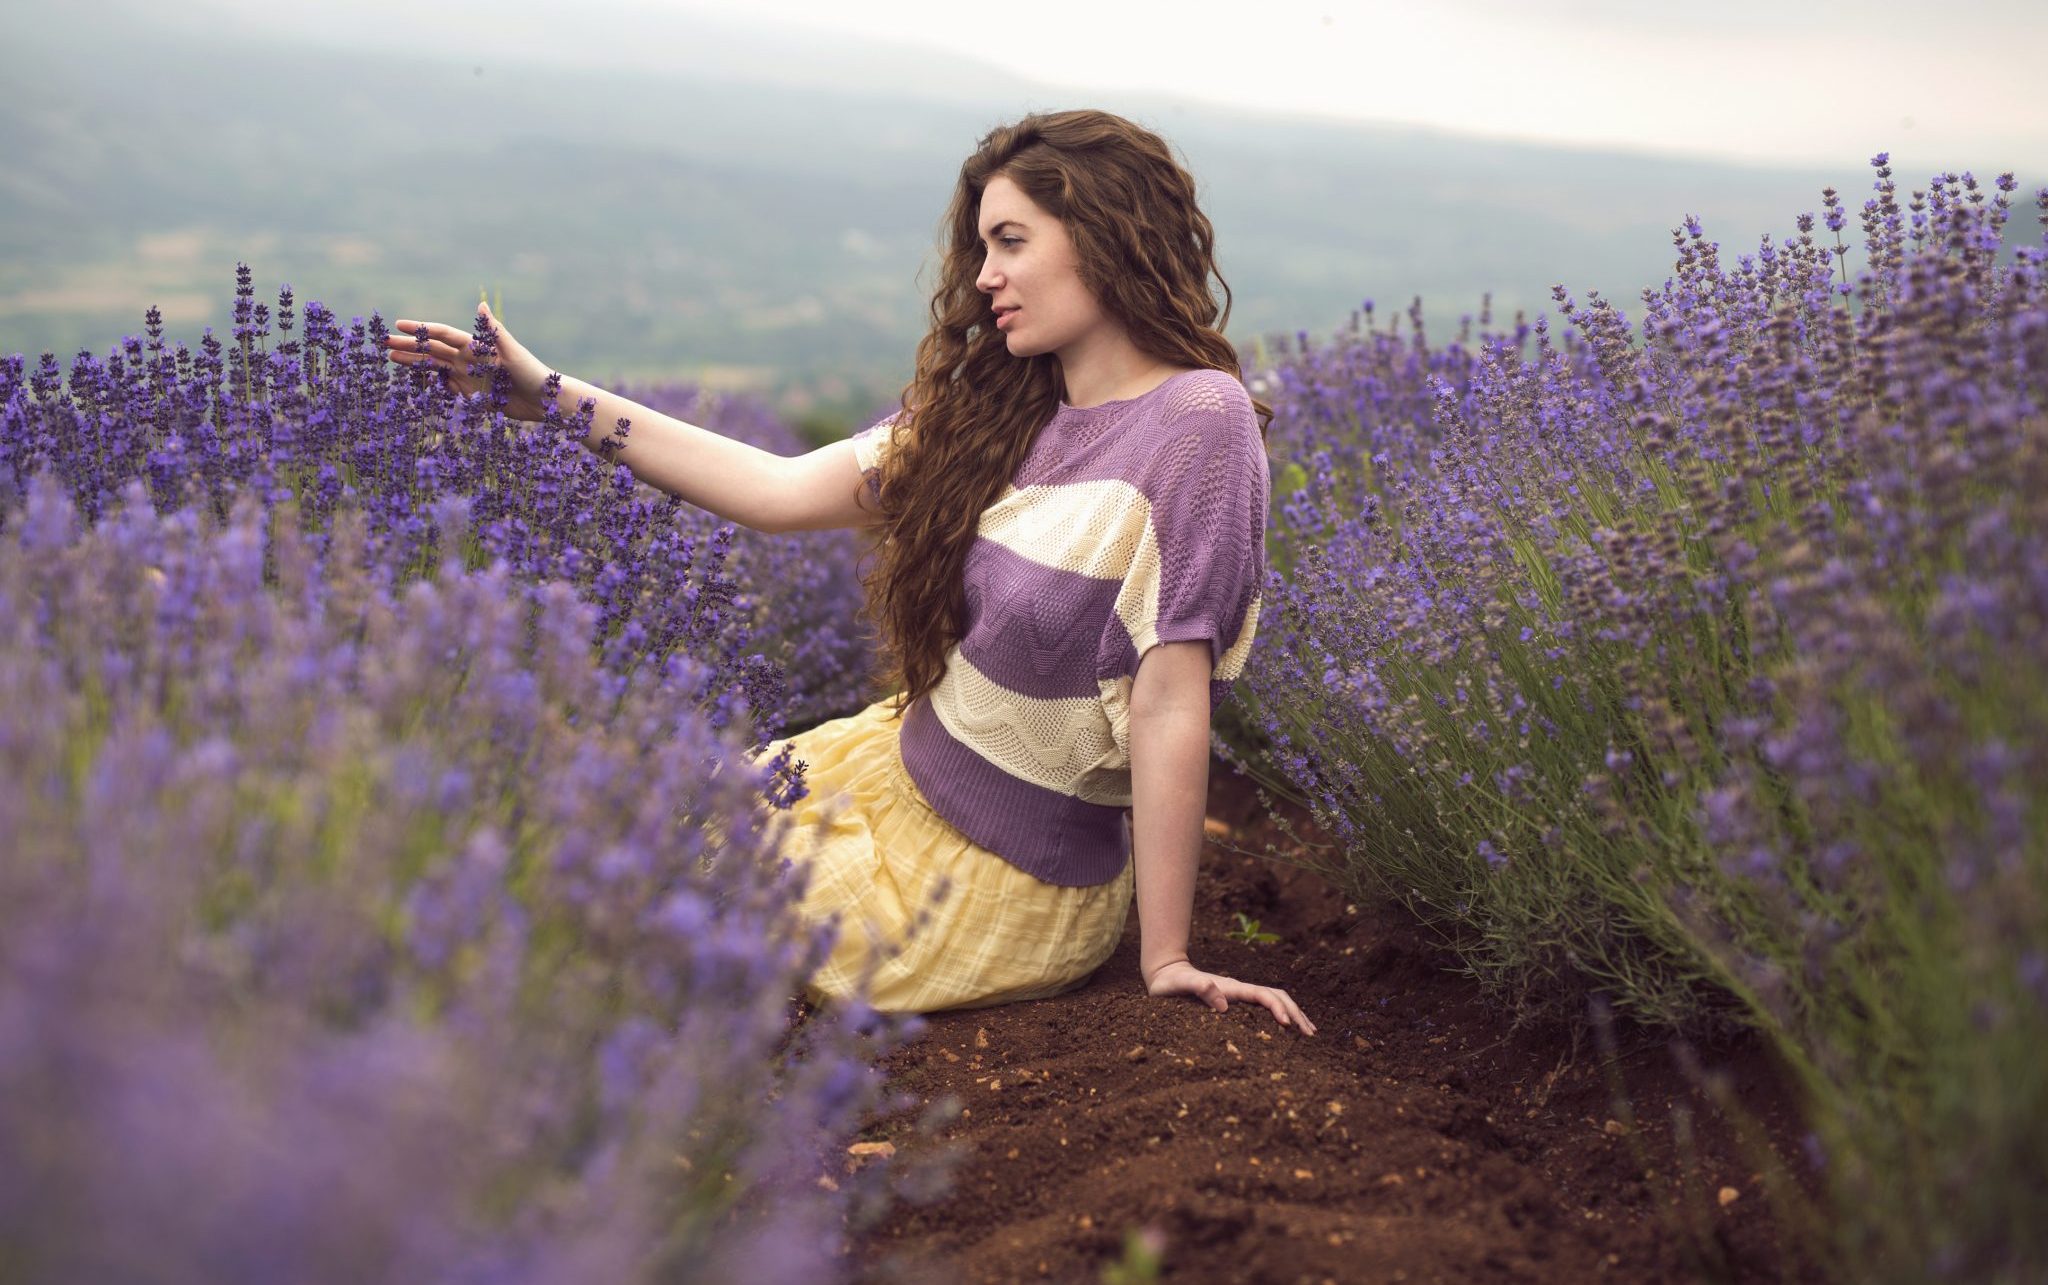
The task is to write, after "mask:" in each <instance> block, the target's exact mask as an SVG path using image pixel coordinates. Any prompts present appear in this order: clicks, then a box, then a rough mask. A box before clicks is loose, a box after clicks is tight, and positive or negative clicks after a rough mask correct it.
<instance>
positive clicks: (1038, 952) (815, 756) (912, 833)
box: [756, 700, 1136, 1013]
mask: <svg viewBox="0 0 2048 1285" xmlns="http://www.w3.org/2000/svg"><path fill="white" fill-rule="evenodd" d="M889 710H890V702H889V701H887V700H882V701H877V702H876V703H874V704H873V705H870V706H868V707H867V708H866V709H864V710H862V711H861V712H860V713H858V714H851V715H848V716H847V717H845V718H836V719H833V720H831V721H830V722H827V723H823V724H820V725H819V726H817V727H815V728H812V729H811V730H810V731H808V732H799V733H797V734H796V735H795V736H792V737H789V738H787V740H788V741H792V742H794V743H795V746H796V749H795V755H796V757H797V758H798V759H800V760H802V761H803V762H804V763H806V764H807V765H808V766H807V768H806V771H805V773H804V780H805V783H806V784H807V785H808V786H809V787H810V794H809V795H807V796H806V797H805V798H803V799H802V800H800V801H799V802H798V803H797V804H796V806H795V807H793V808H791V809H790V811H791V813H793V814H794V816H793V820H794V822H795V824H794V825H793V826H792V827H791V828H790V829H789V831H788V837H787V840H786V842H785V846H784V849H783V853H784V855H785V856H787V857H789V858H790V859H791V860H792V861H794V862H797V863H799V864H808V866H809V882H808V883H807V885H806V888H805V893H804V898H803V901H802V903H801V905H800V907H799V913H800V914H801V916H802V918H803V919H804V920H805V921H806V922H809V923H812V924H820V923H824V922H827V921H829V920H831V919H833V918H835V917H836V918H837V920H838V922H839V932H838V937H837V938H836V940H835V942H834V944H833V948H832V953H831V956H830V957H829V958H828V959H826V961H825V962H824V963H823V964H822V965H820V966H819V968H818V970H817V971H816V972H815V973H813V974H812V976H811V979H810V982H809V984H808V986H807V987H806V992H807V994H808V995H809V996H810V998H811V999H812V1000H813V1001H814V1002H815V1001H818V1000H822V999H825V998H829V997H846V996H852V995H856V994H860V993H862V983H863V976H864V974H866V973H867V972H868V970H870V969H872V970H873V972H872V975H871V976H870V977H868V978H867V981H866V986H865V994H866V997H867V1000H868V1002H869V1003H870V1004H872V1005H873V1006H874V1007H875V1008H877V1009H879V1010H881V1011H883V1012H891V1013H905V1012H909V1013H929V1012H934V1011H936V1010H939V1009H947V1008H983V1007H986V1006H988V1005H992V1004H1008V1003H1012V1002H1015V1001H1017V1000H1024V999H1040V998H1043V997H1045V996H1048V995H1057V994H1060V993H1061V992H1063V991H1068V990H1072V989H1074V988H1075V987H1077V986H1079V985H1081V984H1082V983H1084V982H1086V981H1087V980H1088V977H1089V974H1091V973H1093V972H1094V971H1095V970H1096V969H1097V968H1099V967H1100V966H1101V965H1102V962H1103V961H1104V960H1106V959H1108V958H1109V956H1110V953H1111V952H1112V951H1114V950H1115V949H1116V945H1117V941H1118V939H1119V938H1121V937H1122V936H1123V930H1124V921H1125V919H1126V918H1127V917H1128V915H1129V913H1130V906H1131V897H1132V893H1133V892H1134V890H1135V888H1136V883H1135V880H1134V871H1133V869H1132V866H1131V864H1130V863H1129V862H1126V863H1125V865H1124V869H1123V873H1122V874H1120V875H1118V876H1117V877H1116V878H1115V879H1112V880H1110V881H1109V882H1108V883H1106V884H1099V885H1096V886H1094V887H1088V888H1067V887H1062V886H1060V885H1058V884H1051V883H1047V882H1045V881H1044V880H1042V879H1039V878H1038V877H1036V876H1035V875H1030V874H1026V873H1025V872H1024V871H1022V870H1019V869H1018V868H1017V867H1015V866H1013V865H1011V864H1010V863H1009V862H1007V861H1005V860H1003V859H1002V858H1001V857H999V856H997V855H996V854H995V853H993V852H990V851H989V850H988V849H986V848H983V847H980V846H979V845H977V844H975V843H974V842H973V841H972V840H971V839H969V838H968V837H967V836H966V835H964V834H961V833H960V832H959V831H958V830H956V829H954V828H953V827H952V825H951V824H949V823H948V822H947V821H945V820H944V819H943V818H941V817H940V816H939V814H938V813H936V812H934V811H932V809H931V805H930V804H928V803H926V802H925V800H924V798H923V796H922V795H920V794H919V793H918V790H917V786H916V785H915V784H914V783H913V782H912V781H911V779H910V776H909V773H907V772H906V771H905V770H904V767H903V755H902V753H901V751H900V749H899V746H898V740H897V733H898V730H899V729H900V728H901V726H902V724H901V722H900V721H899V720H896V719H893V718H891V717H890V714H889ZM784 743H785V742H783V741H776V742H773V743H772V744H770V745H768V746H767V747H766V748H765V749H764V750H762V751H761V753H760V755H757V756H756V757H760V758H765V757H773V756H774V755H775V754H776V753H778V752H779V751H780V750H781V748H782V746H783V744H784Z"/></svg>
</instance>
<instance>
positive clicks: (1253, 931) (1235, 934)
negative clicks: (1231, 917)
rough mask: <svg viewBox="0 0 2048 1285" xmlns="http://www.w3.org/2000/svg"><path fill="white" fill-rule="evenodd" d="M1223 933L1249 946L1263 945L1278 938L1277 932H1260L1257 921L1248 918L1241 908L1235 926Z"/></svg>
mask: <svg viewBox="0 0 2048 1285" xmlns="http://www.w3.org/2000/svg"><path fill="white" fill-rule="evenodd" d="M1223 935H1224V936H1226V937H1228V938H1230V940H1232V941H1241V942H1244V943H1245V944H1246V945H1249V946H1265V945H1270V944H1271V943H1273V942H1276V941H1279V940H1280V934H1279V933H1268V932H1260V931H1259V921H1258V920H1256V919H1252V918H1249V917H1248V916H1246V914H1245V913H1244V912H1243V911H1242V910H1240V911H1238V912H1237V927H1235V928H1233V929H1231V930H1230V931H1229V932H1227V933H1225V934H1223Z"/></svg>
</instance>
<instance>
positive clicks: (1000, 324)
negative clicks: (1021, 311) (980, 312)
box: [996, 308, 1018, 330]
mask: <svg viewBox="0 0 2048 1285" xmlns="http://www.w3.org/2000/svg"><path fill="white" fill-rule="evenodd" d="M1017 312H1018V310H1017V309H1015V308H1010V309H1008V310H1006V311H1003V312H999V313H997V314H996V329H997V330H1001V329H1003V328H1004V327H1006V326H1008V325H1009V324H1010V318H1012V317H1014V316H1016V315H1017Z"/></svg>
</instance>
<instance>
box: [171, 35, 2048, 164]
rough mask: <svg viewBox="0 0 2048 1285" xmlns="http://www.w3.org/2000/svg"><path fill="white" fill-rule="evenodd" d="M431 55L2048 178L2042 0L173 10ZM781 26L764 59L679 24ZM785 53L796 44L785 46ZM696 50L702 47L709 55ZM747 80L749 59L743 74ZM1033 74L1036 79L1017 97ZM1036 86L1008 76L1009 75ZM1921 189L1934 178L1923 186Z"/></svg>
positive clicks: (761, 48)
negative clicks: (2046, 172) (1898, 159)
mask: <svg viewBox="0 0 2048 1285" xmlns="http://www.w3.org/2000/svg"><path fill="white" fill-rule="evenodd" d="M223 9H227V10H233V11H235V12H236V14H237V18H238V20H239V21H241V22H243V23H245V24H247V25H262V26H269V27H272V28H276V29H279V30H281V31H286V32H293V31H295V32H298V33H300V34H302V35H304V36H305V38H308V39H314V38H317V39H322V40H337V39H338V40H345V41H349V42H351V43H359V42H364V41H370V42H381V43H383V44H385V45H386V46H387V47H388V46H390V45H391V44H393V43H403V44H404V45H406V46H407V47H408V48H409V49H410V50H411V51H414V52H435V53H445V54H448V55H450V56H466V55H467V54H469V53H474V54H475V55H476V56H477V57H479V58H484V57H499V56H516V57H532V56H535V54H536V51H542V53H543V56H545V57H548V58H550V59H552V60H556V61H561V62H573V63H576V64H578V65H585V66H588V65H616V66H620V67H633V68H636V69H643V70H644V69H666V70H669V71H672V72H673V73H674V74H677V75H693V74H701V75H710V76H715V75H718V74H722V73H735V72H736V70H737V69H738V68H739V64H741V63H747V64H748V66H749V67H750V68H757V67H758V66H759V65H760V60H761V57H762V56H763V55H764V54H765V55H766V57H767V58H768V59H769V60H771V61H779V63H780V66H781V71H782V73H783V74H784V75H786V76H787V77H790V78H808V77H815V78H818V79H821V80H827V81H830V82H833V83H834V84H837V85H846V84H849V83H859V77H860V76H861V75H862V73H863V68H862V66H861V65H860V63H861V62H862V61H863V59H865V58H866V57H867V56H866V55H862V57H861V58H855V57H853V56H852V54H851V51H849V50H848V49H846V48H845V47H843V46H839V47H835V46H834V45H833V43H832V39H833V38H834V37H835V36H839V35H840V34H841V33H847V34H855V35H859V36H863V37H867V38H869V39H873V40H883V41H889V42H892V43H896V44H898V45H901V46H903V47H904V49H903V51H902V52H904V53H905V54H908V55H911V56H909V57H905V58H894V57H892V58H888V59H885V60H883V61H882V62H881V63H878V64H876V65H874V66H873V67H871V68H869V69H868V70H867V74H868V76H869V78H870V81H871V83H872V86H873V87H874V88H877V89H889V90H898V91H905V90H908V91H916V90H919V89H930V90H931V91H933V92H938V93H944V94H945V95H946V96H948V97H959V96H960V95H962V94H963V93H965V92H967V91H968V90H969V89H971V88H972V87H973V86H974V85H975V84H976V83H977V82H978V81H981V80H987V81H989V82H991V85H990V87H992V88H995V89H997V91H998V92H999V93H1003V94H1007V95H1008V96H1010V97H1011V98H1013V99H1015V98H1018V97H1019V90H1018V86H1017V85H1016V84H1015V83H1014V82H1015V81H1016V80H1021V81H1029V82H1035V83H1034V84H1033V85H1032V86H1029V87H1028V88H1029V89H1030V93H1029V97H1031V98H1032V99H1034V100H1040V101H1033V102H1032V104H1031V105H1033V106H1037V105H1052V104H1057V105H1061V106H1069V105H1077V104H1079V103H1083V102H1085V101H1087V99H1088V98H1089V96H1090V95H1094V94H1102V95H1108V94H1131V93H1162V94H1170V95H1175V96H1179V97H1184V98H1190V99H1199V100H1204V101H1208V102H1213V103H1222V104H1231V105H1237V106H1243V107H1250V108H1256V109H1262V110H1267V111H1279V112H1288V113H1308V114H1312V115H1320V116H1332V117H1339V118H1345V119H1354V120H1362V121H1376V122H1382V123H1398V124H1409V125H1423V126H1433V127H1438V128H1443V129H1451V130H1457V131H1460V132H1466V133H1476V134H1483V135H1490V136H1495V137H1506V138H1515V139H1525V140H1532V141H1545V142H1558V143H1569V144H1583V145H1595V146H1602V147H1619V148H1624V149H1628V150H1640V151H1656V152H1677V153H1691V154H1697V155H1711V156H1719V157H1728V158H1735V159H1741V160H1746V161H1761V162H1767V163H1768V162H1785V163H1815V162H1818V163H1821V164H1825V165H1830V166H1842V165H1845V164H1857V165H1860V164H1861V163H1862V161H1863V160H1864V158H1866V157H1868V156H1869V155H1870V154H1871V153H1872V152H1875V151H1878V150H1889V151H1892V152H1894V153H1896V154H1899V155H1901V156H1902V157H1904V158H1911V159H1912V161H1913V162H1914V163H1919V162H1921V161H1923V160H1924V162H1925V163H1926V164H1930V165H1946V166H1954V167H1962V166H1972V165H1974V166H1979V167H1982V168H1985V169H1990V168H1992V167H1994V166H1995V167H1999V168H2015V169H2018V170H2020V171H2022V177H2023V179H2024V180H2034V181H2038V179H2039V177H2040V170H2041V168H2042V165H2043V164H2044V163H2048V94H2043V93H2041V92H2040V84H2041V72H2040V54H2041V51H2042V50H2043V49H2044V48H2048V4H2042V3H2040V2H2039V0H1948V2H1947V3H1944V4H1939V5H1931V4H1927V3H1923V2H1920V0H1915V2H1914V3H1910V4H1909V3H1906V2H1905V0H1800V2H1797V3H1794V2H1792V0H1712V2H1711V3H1705V4H1695V5H1679V4H1673V3H1669V2H1668V0H1404V2H1402V3H1393V2H1391V0H1227V2H1226V0H747V2H746V3H735V2H734V0H583V2H582V3H579V4H577V5H576V6H574V7H573V8H572V7H568V6H565V5H562V4H560V3H558V2H557V0H488V2H485V3H479V2H474V0H446V2H444V3H440V4H436V5H402V4H401V5H357V4H333V3H329V4H278V3H276V2H275V0H198V3H193V4H188V5H185V6H179V7H173V8H169V9H166V10H163V11H161V12H163V13H164V14H165V15H166V16H167V18H168V20H171V21H188V20H189V21H199V22H203V21H206V19H205V18H204V17H203V16H202V15H205V14H207V13H208V12H212V13H215V14H218V13H219V12H220V11H221V10H223ZM681 18H688V19H692V20H697V21H699V22H701V21H703V20H706V19H709V20H714V21H718V22H722V23H726V24H731V26H732V30H733V31H734V32H735V33H737V32H738V31H739V30H740V26H741V25H742V24H743V25H745V26H751V27H755V28H757V29H759V30H760V31H761V33H762V34H764V35H766V36H767V37H768V42H767V43H766V44H761V43H758V42H757V43H753V44H751V46H750V48H751V50H752V53H753V54H754V55H755V57H754V60H753V61H752V62H748V60H747V59H746V58H744V57H742V56H741V55H740V54H739V53H737V52H735V50H736V49H737V43H744V42H736V44H735V47H734V49H727V48H725V47H723V46H721V45H720V44H719V42H718V41H717V40H713V39H708V38H705V37H703V36H697V37H694V38H692V39H690V40H689V41H687V42H686V41H684V40H682V39H680V38H678V36H677V33H678V32H681V31H683V30H685V29H684V28H680V27H675V26H665V25H664V22H665V20H668V21H672V20H674V19H681ZM777 41H779V42H780V44H779V45H778V44H777V43H776V42H777ZM686 46H688V47H686ZM728 63H730V64H731V65H727V64H728ZM1012 78H1014V80H1013V79H1012ZM1006 81H1007V82H1010V83H1004V82H1006ZM1902 175H1903V176H1904V177H1907V178H1908V179H1909V180H1913V181H1918V180H1919V179H1921V178H1924V174H1920V173H1918V172H1916V171H1913V170H1911V169H1906V168H1902Z"/></svg>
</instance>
